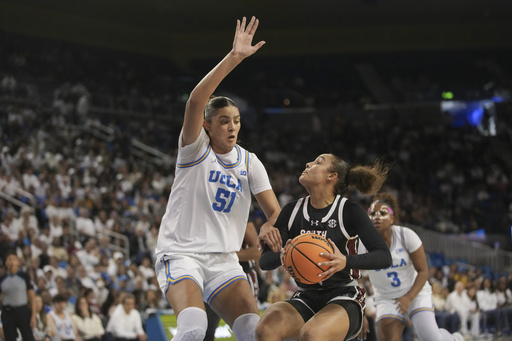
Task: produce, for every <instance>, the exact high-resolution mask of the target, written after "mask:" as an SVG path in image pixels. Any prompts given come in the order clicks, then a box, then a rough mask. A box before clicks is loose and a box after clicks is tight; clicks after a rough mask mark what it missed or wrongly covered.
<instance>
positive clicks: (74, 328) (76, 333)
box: [71, 318, 82, 341]
mask: <svg viewBox="0 0 512 341" xmlns="http://www.w3.org/2000/svg"><path fill="white" fill-rule="evenodd" d="M71 324H72V325H73V333H75V336H76V338H75V341H82V337H81V336H80V334H79V333H78V328H77V327H76V322H75V319H73V318H72V319H71Z"/></svg>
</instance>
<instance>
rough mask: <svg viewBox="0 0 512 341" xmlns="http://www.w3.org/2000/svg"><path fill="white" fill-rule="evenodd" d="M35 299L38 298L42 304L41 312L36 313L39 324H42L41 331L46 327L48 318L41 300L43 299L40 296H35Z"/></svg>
mask: <svg viewBox="0 0 512 341" xmlns="http://www.w3.org/2000/svg"><path fill="white" fill-rule="evenodd" d="M36 297H39V298H40V299H41V301H42V302H43V307H42V309H41V311H38V312H37V313H38V314H39V318H40V319H41V322H43V326H44V328H43V329H46V327H48V317H47V315H46V309H45V307H44V300H43V297H42V296H41V294H37V295H36Z"/></svg>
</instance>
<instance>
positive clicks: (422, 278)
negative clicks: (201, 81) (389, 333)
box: [396, 245, 429, 314]
mask: <svg viewBox="0 0 512 341" xmlns="http://www.w3.org/2000/svg"><path fill="white" fill-rule="evenodd" d="M409 255H410V256H411V260H412V264H413V265H414V268H415V269H416V271H417V272H418V276H416V279H415V280H414V283H413V284H412V287H411V289H410V290H409V292H407V294H405V295H404V296H402V297H400V298H398V299H397V300H396V302H397V303H398V309H400V312H401V313H402V314H405V312H406V311H407V309H409V306H410V305H411V302H412V300H414V298H415V297H416V295H418V293H419V292H420V291H421V289H422V288H423V286H424V285H425V283H426V282H427V280H428V277H429V273H428V264H427V256H425V250H424V248H423V245H421V246H420V248H419V249H418V250H416V251H414V252H413V253H410V254H409Z"/></svg>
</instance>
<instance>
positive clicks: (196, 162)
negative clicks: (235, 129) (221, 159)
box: [176, 145, 212, 168]
mask: <svg viewBox="0 0 512 341" xmlns="http://www.w3.org/2000/svg"><path fill="white" fill-rule="evenodd" d="M211 150H212V146H210V145H208V148H206V151H205V152H204V154H203V156H201V157H200V158H199V159H198V160H196V161H192V162H189V163H176V168H188V167H192V166H195V165H198V164H200V163H201V162H203V161H204V159H206V157H207V156H208V154H210V151H211Z"/></svg>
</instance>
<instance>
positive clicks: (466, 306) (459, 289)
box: [446, 281, 474, 336]
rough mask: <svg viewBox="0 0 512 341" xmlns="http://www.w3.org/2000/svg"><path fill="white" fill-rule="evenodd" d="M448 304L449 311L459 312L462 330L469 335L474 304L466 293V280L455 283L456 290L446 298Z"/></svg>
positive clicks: (465, 334)
mask: <svg viewBox="0 0 512 341" xmlns="http://www.w3.org/2000/svg"><path fill="white" fill-rule="evenodd" d="M446 306H447V309H448V310H449V311H451V312H456V313H457V315H458V316H459V319H460V332H461V333H462V334H463V335H464V336H468V335H469V332H468V322H469V321H470V320H471V321H473V319H472V316H474V315H473V314H472V313H473V312H472V311H473V310H474V304H473V302H472V301H471V300H470V298H469V297H468V295H467V293H466V290H465V285H464V282H462V281H458V282H457V283H455V290H454V291H453V292H451V293H450V294H449V295H448V297H447V298H446Z"/></svg>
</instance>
